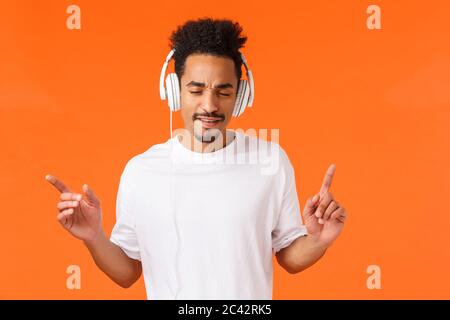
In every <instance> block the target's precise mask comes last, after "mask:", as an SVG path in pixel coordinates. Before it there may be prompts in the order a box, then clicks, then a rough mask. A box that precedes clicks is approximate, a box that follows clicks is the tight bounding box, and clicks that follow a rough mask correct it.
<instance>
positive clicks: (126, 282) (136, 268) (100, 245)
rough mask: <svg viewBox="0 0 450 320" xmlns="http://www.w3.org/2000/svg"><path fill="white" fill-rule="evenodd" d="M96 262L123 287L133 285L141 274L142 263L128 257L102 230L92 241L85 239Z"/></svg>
mask: <svg viewBox="0 0 450 320" xmlns="http://www.w3.org/2000/svg"><path fill="white" fill-rule="evenodd" d="M84 243H85V245H86V247H87V248H88V250H89V252H90V253H91V255H92V258H93V259H94V261H95V264H96V265H97V266H98V267H99V268H100V269H101V270H102V271H103V272H104V273H105V274H106V275H107V276H108V277H109V278H111V279H112V280H113V281H114V282H115V283H117V284H118V285H120V286H121V287H124V288H127V287H129V286H131V285H132V284H133V283H134V282H136V280H137V279H139V277H140V275H141V271H142V268H141V263H140V261H138V260H134V259H131V258H130V257H128V256H127V255H126V254H125V252H123V250H122V249H121V248H120V247H119V246H117V245H116V244H114V243H112V242H111V241H110V240H109V239H108V238H107V237H106V236H105V234H104V233H103V231H101V233H100V234H99V235H98V236H97V237H96V238H95V239H94V240H92V241H84Z"/></svg>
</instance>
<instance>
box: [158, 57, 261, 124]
mask: <svg viewBox="0 0 450 320" xmlns="http://www.w3.org/2000/svg"><path fill="white" fill-rule="evenodd" d="M174 52H175V49H172V50H171V51H170V52H169V54H168V55H167V58H166V61H165V62H164V65H163V67H162V69H161V75H160V77H159V95H160V96H161V100H166V98H167V100H168V104H169V108H170V110H171V111H178V110H180V108H181V103H180V82H179V79H178V76H177V74H176V73H169V74H168V75H167V77H166V87H164V76H165V74H166V70H167V66H168V64H169V61H170V59H172V56H173V54H174ZM241 58H242V62H243V64H244V67H245V71H246V74H247V78H248V81H247V80H243V79H240V80H239V89H238V93H237V96H236V103H235V105H234V109H233V116H235V117H239V116H240V115H241V114H242V113H243V112H244V110H245V108H246V107H247V106H248V107H251V106H252V104H253V98H254V97H255V85H254V82H253V75H252V71H251V70H250V69H249V68H248V65H247V60H246V59H245V57H244V55H243V54H242V53H241Z"/></svg>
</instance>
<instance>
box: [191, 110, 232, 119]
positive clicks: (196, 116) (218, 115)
mask: <svg viewBox="0 0 450 320" xmlns="http://www.w3.org/2000/svg"><path fill="white" fill-rule="evenodd" d="M198 117H210V118H220V119H221V121H223V120H224V119H225V116H224V115H223V114H215V113H208V112H206V113H194V114H193V115H192V121H195V120H197V119H198Z"/></svg>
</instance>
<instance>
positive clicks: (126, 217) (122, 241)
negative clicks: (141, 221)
mask: <svg viewBox="0 0 450 320" xmlns="http://www.w3.org/2000/svg"><path fill="white" fill-rule="evenodd" d="M128 169H129V165H128V164H127V166H126V167H125V170H124V171H123V173H122V175H121V177H120V183H119V189H118V192H117V199H116V224H115V225H114V228H113V230H112V232H111V237H110V241H111V242H112V243H114V244H116V245H118V246H119V247H120V248H121V249H122V250H123V251H124V252H125V253H126V255H127V256H129V257H130V258H132V259H135V260H141V255H140V252H139V243H138V237H137V235H136V224H135V219H134V215H133V210H132V197H131V196H132V194H131V192H130V190H131V185H130V179H129V177H128Z"/></svg>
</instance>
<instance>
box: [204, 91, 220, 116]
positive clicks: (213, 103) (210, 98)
mask: <svg viewBox="0 0 450 320" xmlns="http://www.w3.org/2000/svg"><path fill="white" fill-rule="evenodd" d="M205 91H206V92H205V94H204V95H203V97H202V98H203V99H202V101H201V108H202V109H203V110H204V111H205V112H208V113H212V112H215V111H217V110H219V108H218V103H217V99H216V97H215V94H214V92H212V91H210V90H205Z"/></svg>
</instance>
